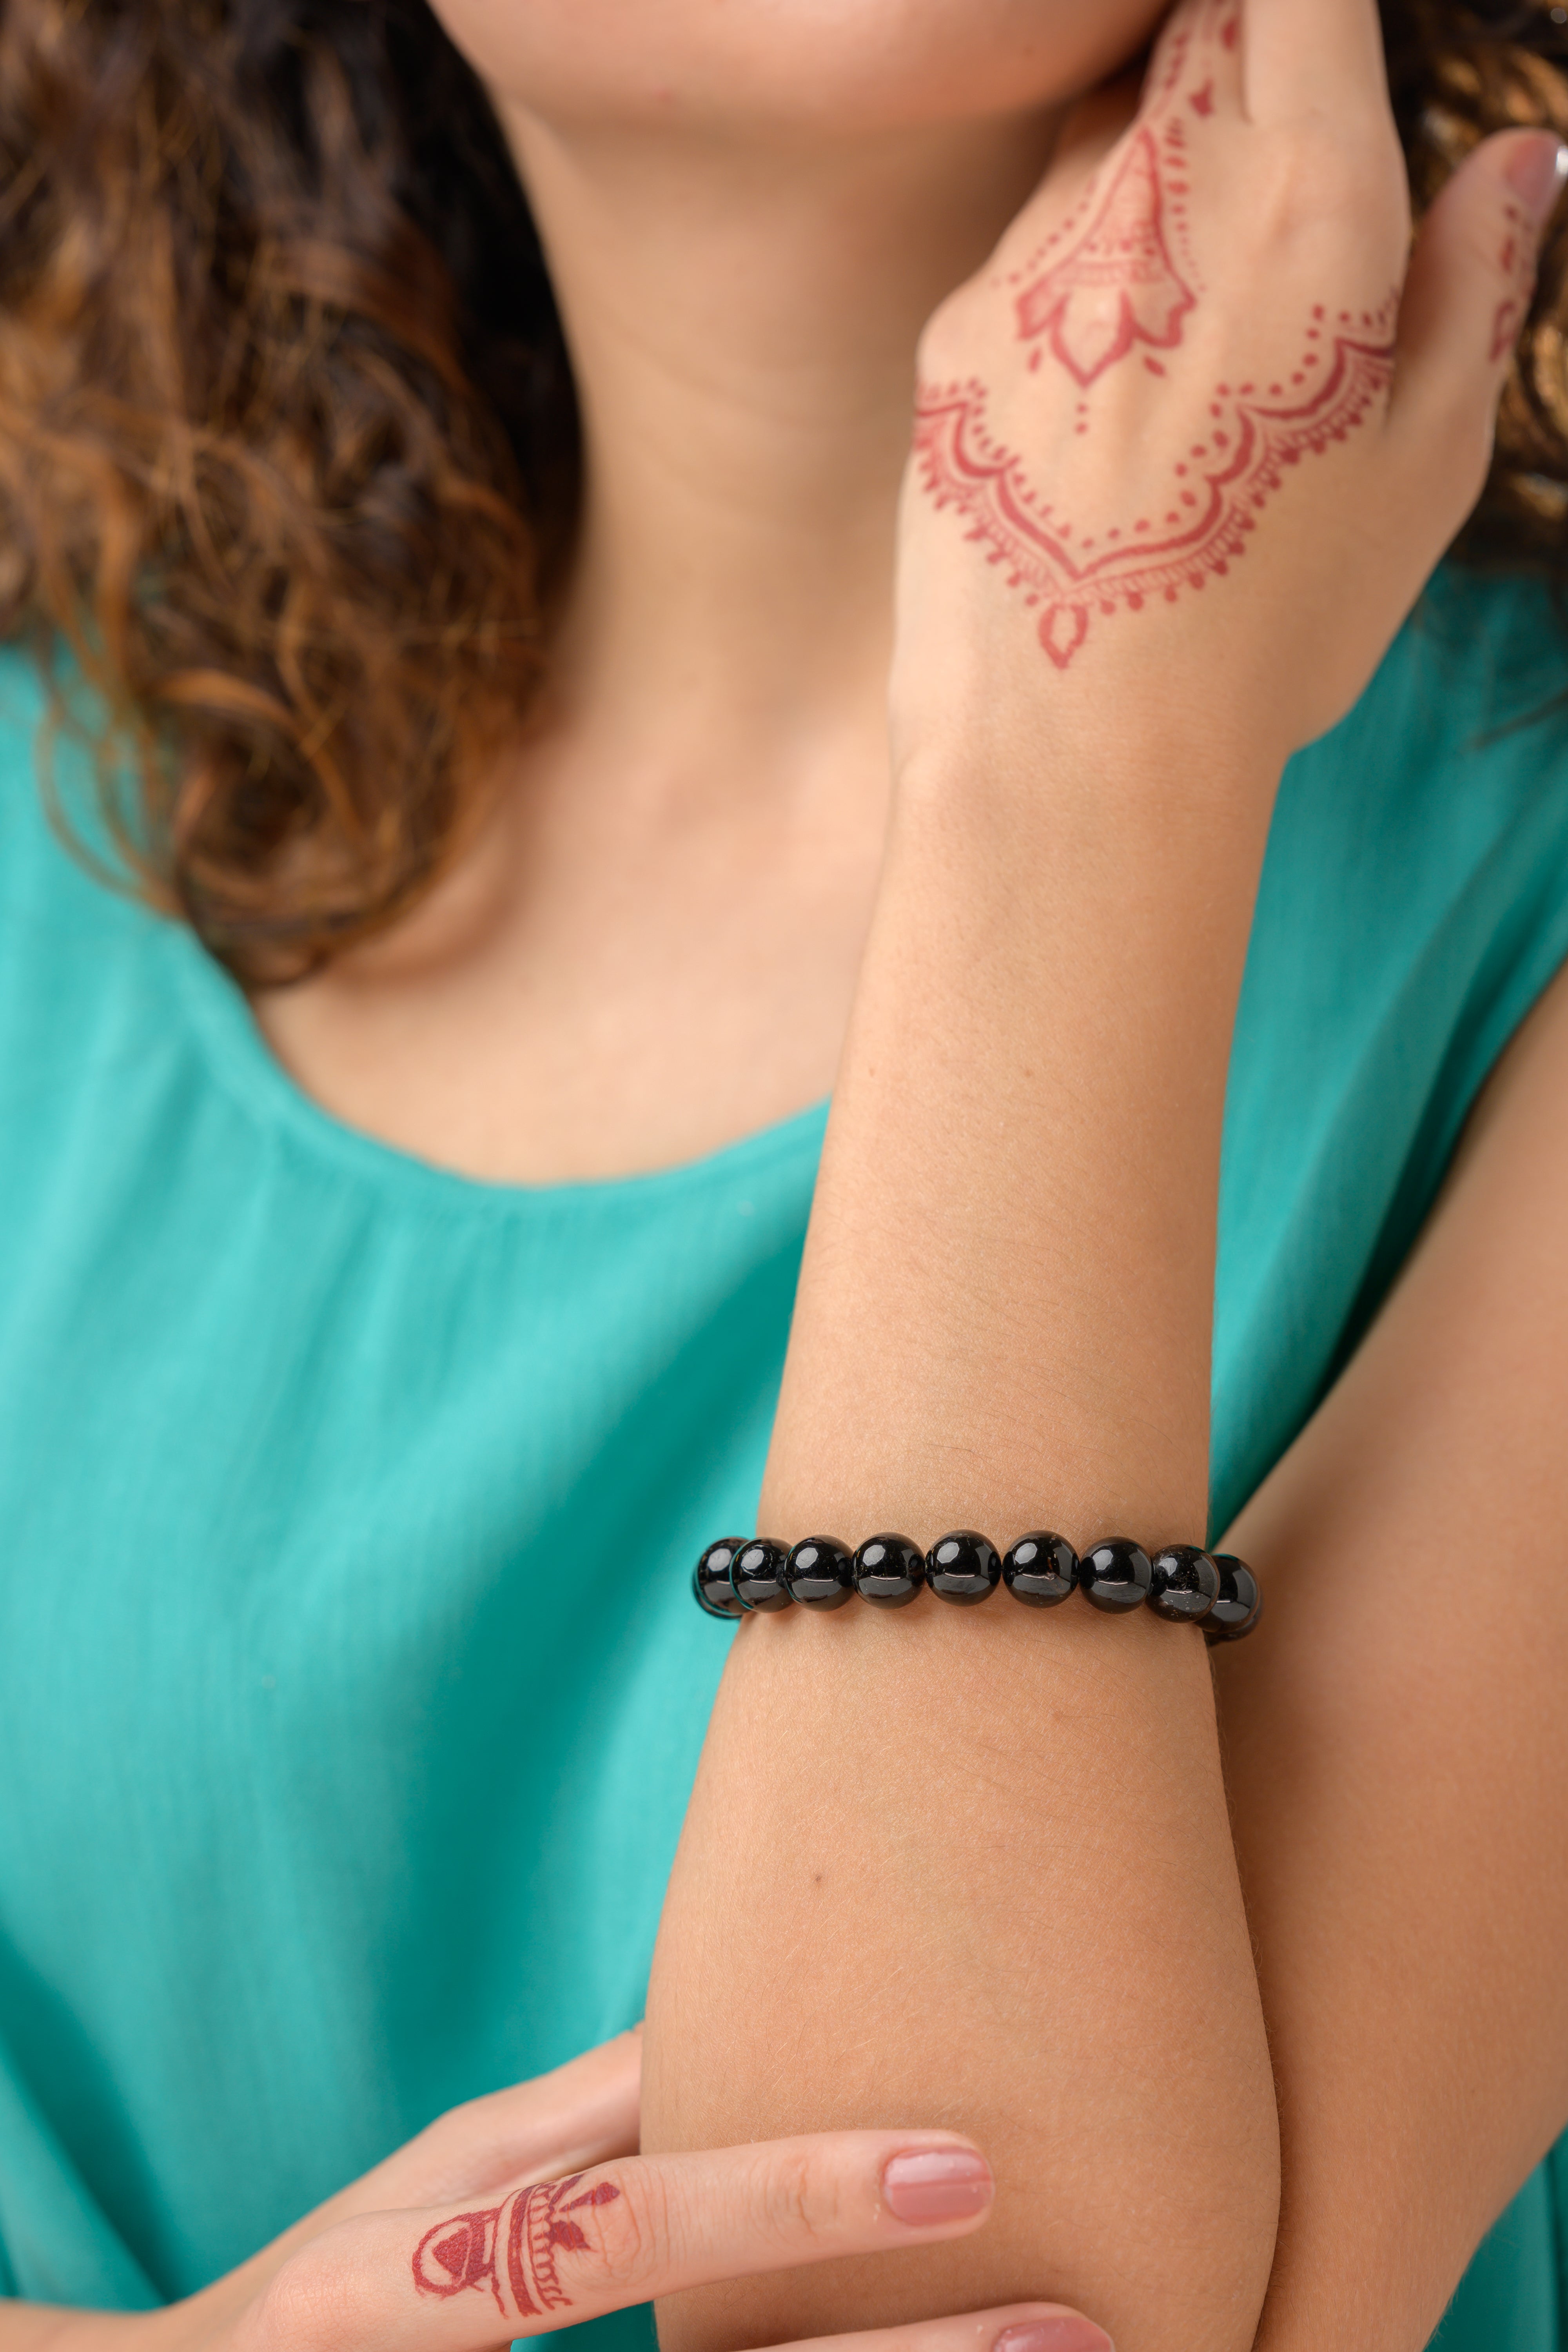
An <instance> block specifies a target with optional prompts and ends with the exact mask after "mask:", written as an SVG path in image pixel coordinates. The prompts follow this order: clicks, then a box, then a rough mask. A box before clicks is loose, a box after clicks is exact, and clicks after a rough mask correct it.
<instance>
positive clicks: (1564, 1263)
mask: <svg viewBox="0 0 1568 2352" xmlns="http://www.w3.org/2000/svg"><path fill="white" fill-rule="evenodd" d="M1565 1165H1568V981H1564V980H1561V979H1560V980H1559V981H1558V982H1556V983H1555V985H1554V986H1553V988H1552V991H1551V992H1549V994H1548V996H1547V997H1546V998H1545V999H1544V1000H1543V1002H1542V1004H1541V1005H1540V1007H1539V1008H1538V1009H1537V1011H1536V1013H1534V1014H1533V1015H1532V1017H1531V1021H1530V1022H1529V1023H1528V1024H1526V1026H1525V1028H1524V1030H1523V1031H1522V1032H1521V1034H1520V1036H1519V1038H1518V1039H1517V1041H1516V1042H1515V1044H1514V1045H1513V1046H1512V1048H1511V1049H1510V1053H1509V1055H1508V1056H1507V1057H1506V1059H1505V1061H1504V1063H1503V1064H1502V1066H1500V1069H1499V1071H1498V1073H1497V1074H1496V1076H1494V1078H1493V1080H1492V1082H1491V1084H1490V1086H1489V1089H1488V1091H1487V1093H1486V1095H1485V1096H1484V1097H1483V1098H1482V1101H1481V1104H1480V1106H1479V1109H1478V1111H1477V1113H1476V1115H1475V1117H1474V1118H1473V1119H1472V1121H1471V1126H1470V1129H1469V1132H1468V1138H1467V1141H1466V1144H1465V1147H1464V1149H1463V1150H1462V1152H1461V1155H1460V1158H1459V1160H1458V1164H1457V1165H1456V1167H1455V1170H1454V1171H1453V1173H1452V1176H1451V1178H1450V1181H1449V1183H1448V1186H1447V1193H1446V1196H1445V1198H1444V1200H1443V1202H1442V1203H1441V1205H1440V1207H1439V1209H1438V1211H1437V1213H1436V1215H1435V1217H1434V1219H1433V1221H1432V1223H1431V1224H1430V1226H1429V1228H1428V1230H1427V1232H1426V1235H1425V1236H1424V1238H1423V1240H1422V1242H1421V1244H1419V1246H1418V1247H1417V1249H1416V1251H1415V1255H1414V1256H1413V1258H1412V1260H1411V1262H1410V1264H1409V1265H1408V1266H1407V1268H1406V1270H1405V1276H1404V1278H1403V1280H1402V1281H1401V1283H1400V1285H1399V1286H1398V1288H1397V1290H1396V1291H1395V1293H1394V1297H1392V1298H1391V1300H1390V1301H1389V1303H1388V1305H1387V1307H1385V1309H1384V1314H1383V1316H1382V1318H1381V1319H1380V1321H1379V1323H1378V1325H1377V1327H1376V1328H1374V1330H1373V1333H1372V1335H1371V1336H1370V1338H1369V1339H1368V1340H1367V1342H1366V1344H1365V1346H1364V1347H1363V1349H1362V1350H1361V1352H1360V1354H1359V1355H1358V1357H1357V1358H1356V1360H1355V1361H1354V1362H1353V1363H1352V1366H1351V1367H1350V1369H1349V1370H1348V1371H1347V1372H1346V1373H1345V1375H1344V1377H1343V1379H1342V1381H1340V1383H1339V1386H1338V1388H1337V1389H1336V1391H1335V1392H1334V1394H1333V1395H1332V1396H1331V1398H1330V1399H1329V1401H1328V1402H1327V1403H1326V1404H1325V1405H1324V1407H1323V1408H1322V1410H1321V1412H1320V1413H1319V1414H1318V1416H1317V1418H1316V1420H1315V1421H1314V1422H1313V1423H1312V1424H1311V1426H1310V1428H1309V1429H1308V1430H1307V1431H1306V1433H1304V1434H1303V1436H1302V1437H1301V1438H1300V1441H1299V1442H1298V1444H1296V1446H1295V1447H1294V1448H1293V1449H1292V1451H1291V1453H1290V1454H1289V1455H1288V1456H1287V1457H1286V1459H1285V1461H1284V1462H1283V1463H1282V1464H1281V1465H1279V1468H1278V1470H1276V1472H1275V1473H1274V1475H1273V1476H1272V1477H1271V1478H1270V1479H1269V1481H1268V1484H1267V1485H1266V1486H1265V1487H1264V1488H1263V1490H1262V1491H1261V1493H1260V1494H1259V1495H1258V1497H1257V1498H1256V1499H1255V1501H1254V1502H1253V1503H1252V1504H1251V1505H1250V1506H1249V1507H1248V1508H1247V1512H1246V1513H1245V1515H1244V1517H1243V1518H1242V1520H1241V1521H1240V1523H1239V1525H1238V1527H1237V1542H1238V1543H1250V1544H1252V1545H1253V1546H1254V1547H1255V1552H1254V1553H1253V1554H1249V1555H1248V1556H1249V1557H1256V1558H1257V1559H1259V1560H1260V1561H1262V1562H1263V1563H1264V1566H1265V1570H1266V1573H1267V1574H1268V1583H1269V1608H1270V1612H1271V1618H1270V1625H1269V1638H1268V1640H1267V1641H1261V1640H1260V1641H1259V1642H1258V1643H1257V1645H1256V1654H1255V1655H1254V1656H1252V1657H1244V1656H1243V1655H1242V1654H1241V1649H1240V1648H1238V1650H1237V1653H1236V1654H1234V1655H1230V1656H1226V1657H1225V1658H1223V1659H1222V1660H1221V1662H1220V1669H1219V1691H1220V1705H1221V1719H1222V1726H1223V1730H1224V1736H1225V1741H1226V1761H1227V1767H1228V1769H1229V1772H1230V1776H1231V1780H1232V1785H1233V1791H1234V1797H1233V1801H1234V1805H1235V1811H1236V1829H1237V1847H1238V1851H1239V1854H1240V1859H1241V1864H1242V1872H1243V1881H1244V1885H1245V1887H1246V1891H1247V1905H1248V1909H1249V1912H1250V1915H1251V1917H1252V1920H1253V1925H1254V1928H1255V1931H1256V1933H1257V1937H1258V1948H1259V1956H1260V1958H1259V1967H1260V1973H1261V1979H1262V1987H1263V1994H1264V2001H1265V2006H1266V2010H1267V2012H1268V2019H1269V2026H1270V2033H1271V2038H1272V2042H1273V2047H1274V2053H1275V2061H1276V2064H1277V2066H1278V2069H1279V2081H1280V2090H1281V2098H1280V2115H1281V2125H1282V2129H1283V2134H1284V2143H1285V2199H1284V2210H1283V2216H1282V2223H1281V2231H1280V2240H1279V2259H1278V2265H1277V2268H1276V2273H1275V2277H1274V2282H1273V2284H1272V2286H1271V2288H1270V2291H1269V2297H1268V2310H1267V2314H1266V2316H1265V2321H1264V2326H1263V2329H1262V2332H1261V2335H1260V2336H1259V2339H1258V2343H1259V2352H1308V2347H1314V2348H1315V2347H1319V2346H1321V2345H1324V2344H1329V2343H1356V2344H1366V2345H1375V2346H1376V2347H1378V2352H1419V2347H1422V2346H1424V2345H1425V2344H1426V2340H1427V2337H1428V2336H1429V2335H1430V2333H1431V2331H1432V2329H1433V2328H1434V2327H1435V2326H1436V2322H1437V2319H1438V2317H1439V2315H1440V2314H1441V2312H1442V2310H1443V2307H1444V2305H1445V2304H1446V2303H1447V2299H1448V2297H1449V2295H1450V2294H1452V2292H1453V2289H1454V2287H1455V2286H1456V2284H1458V2278H1459V2273H1460V2272H1461V2271H1462V2270H1463V2268H1464V2266H1465V2263H1467V2261H1468V2258H1469V2256H1470V2254H1471V2252H1473V2251H1474V2248H1475V2245H1476V2243H1477V2242H1478V2240H1479V2238H1480V2236H1481V2235H1482V2233H1483V2232H1484V2231H1485V2230H1486V2229H1487V2227H1488V2226H1489V2223H1490V2222H1491V2221H1492V2220H1493V2219H1494V2218H1495V2217H1496V2215H1497V2214H1498V2213H1499V2212H1500V2210H1501V2209H1502V2207H1503V2205H1504V2204H1505V2203H1506V2202H1507V2200H1509V2198H1510V2196H1511V2195H1512V2194H1513V2192H1514V2190H1515V2189H1517V2188H1518V2186H1519V2184H1520V2182H1521V2180H1522V2179H1523V2178H1524V2176H1525V2174H1526V2173H1527V2172H1528V2171H1529V2170H1530V2169H1531V2167H1532V2166H1533V2165H1534V2164H1536V2163H1537V2162H1538V2161H1539V2160H1540V2158H1541V2157H1542V2155H1543V2154H1544V2153H1545V2151H1546V2148H1547V2147H1548V2146H1549V2144H1550V2143H1551V2142H1552V2139H1553V2138H1555V2137H1556V2135H1557V2134H1558V2133H1559V2132H1560V2131H1561V2130H1562V2129H1563V2125H1564V2123H1565V2122H1568V2017H1565V2015H1564V2010H1563V2001H1562V2000H1561V1999H1560V1998H1559V1997H1558V1990H1557V1989H1558V1988H1559V1987H1560V1985H1561V1981H1562V1971H1563V1949H1564V1947H1565V1944H1568V1873H1565V1872H1564V1870H1563V1835H1564V1832H1563V1823H1564V1821H1565V1820H1568V1706H1565V1705H1564V1692H1565V1689H1568V1581H1565V1580H1564V1578H1563V1573H1562V1568H1561V1551H1562V1543H1563V1533H1562V1531H1563V1525H1564V1522H1565V1521H1568V1456H1565V1454H1564V1449H1563V1424H1564V1418H1565V1415H1568V1213H1565V1210H1564V1202H1563V1168H1564V1166H1565ZM1242 1647H1245V1645H1242Z"/></svg>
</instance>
